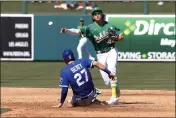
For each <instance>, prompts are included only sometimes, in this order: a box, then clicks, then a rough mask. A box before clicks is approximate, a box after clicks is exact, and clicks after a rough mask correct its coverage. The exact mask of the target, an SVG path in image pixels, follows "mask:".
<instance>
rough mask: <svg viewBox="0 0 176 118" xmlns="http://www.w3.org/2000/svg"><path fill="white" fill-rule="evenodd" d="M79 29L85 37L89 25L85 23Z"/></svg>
mask: <svg viewBox="0 0 176 118" xmlns="http://www.w3.org/2000/svg"><path fill="white" fill-rule="evenodd" d="M78 29H79V30H80V31H81V35H82V36H81V35H80V36H81V37H83V36H84V37H85V36H86V29H87V26H85V25H83V26H78Z"/></svg>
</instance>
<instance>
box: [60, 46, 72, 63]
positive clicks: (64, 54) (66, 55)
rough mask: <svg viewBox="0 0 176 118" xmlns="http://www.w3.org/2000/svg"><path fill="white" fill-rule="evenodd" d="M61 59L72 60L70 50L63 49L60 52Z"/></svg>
mask: <svg viewBox="0 0 176 118" xmlns="http://www.w3.org/2000/svg"><path fill="white" fill-rule="evenodd" d="M62 57H63V59H64V60H65V61H69V60H74V59H75V57H74V54H73V52H72V50H71V49H64V51H63V52H62Z"/></svg>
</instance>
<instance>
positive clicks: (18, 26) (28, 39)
mask: <svg viewBox="0 0 176 118" xmlns="http://www.w3.org/2000/svg"><path fill="white" fill-rule="evenodd" d="M33 19H34V16H33V15H31V14H26V15H25V14H1V29H0V30H1V39H0V42H1V54H0V55H1V60H17V61H25V60H26V61H29V60H31V61H32V60H33V58H34V57H33V55H34V54H33V52H34V51H33V49H34V47H33V46H34V44H33V42H34V41H33V35H34V32H33Z"/></svg>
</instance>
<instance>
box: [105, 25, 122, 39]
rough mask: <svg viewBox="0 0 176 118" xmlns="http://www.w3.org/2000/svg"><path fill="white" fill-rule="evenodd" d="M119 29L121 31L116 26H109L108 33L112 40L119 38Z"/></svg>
mask: <svg viewBox="0 0 176 118" xmlns="http://www.w3.org/2000/svg"><path fill="white" fill-rule="evenodd" d="M117 31H120V29H117V28H115V27H110V28H108V35H109V38H110V39H111V40H114V41H117V40H118V36H119V35H118V34H117Z"/></svg>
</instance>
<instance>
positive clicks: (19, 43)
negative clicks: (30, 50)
mask: <svg viewBox="0 0 176 118" xmlns="http://www.w3.org/2000/svg"><path fill="white" fill-rule="evenodd" d="M9 47H29V43H28V42H27V41H17V42H14V41H10V42H9Z"/></svg>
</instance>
